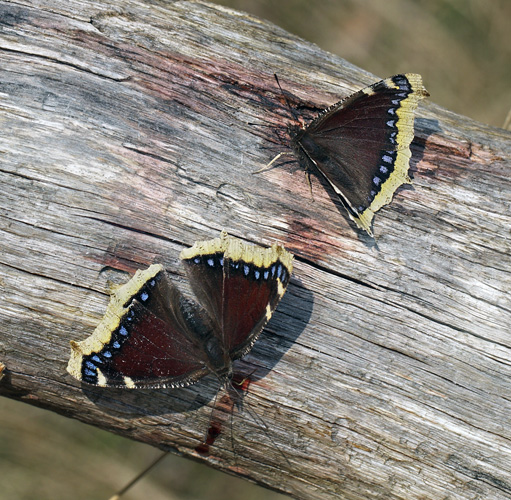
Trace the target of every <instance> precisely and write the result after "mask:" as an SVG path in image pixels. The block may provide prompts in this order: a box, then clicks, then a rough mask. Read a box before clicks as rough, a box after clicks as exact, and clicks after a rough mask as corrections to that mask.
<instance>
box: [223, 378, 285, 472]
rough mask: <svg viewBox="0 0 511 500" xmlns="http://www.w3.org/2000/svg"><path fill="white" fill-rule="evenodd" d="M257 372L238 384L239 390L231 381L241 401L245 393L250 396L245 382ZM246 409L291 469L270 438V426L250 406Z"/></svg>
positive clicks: (245, 407) (246, 406)
mask: <svg viewBox="0 0 511 500" xmlns="http://www.w3.org/2000/svg"><path fill="white" fill-rule="evenodd" d="M256 371H257V370H253V371H252V373H250V375H247V376H246V377H245V378H244V379H243V380H242V381H241V382H236V385H238V386H239V388H236V387H235V386H234V384H233V382H232V381H230V386H231V388H232V389H233V390H234V391H235V392H236V394H238V395H239V400H242V399H243V393H244V392H246V393H247V394H248V386H247V388H246V389H245V388H244V385H245V382H246V381H247V380H249V381H250V377H251V376H252V375H253V374H254V373H255V372H256ZM243 408H244V409H246V410H247V411H248V413H249V415H250V416H251V417H252V419H253V420H254V422H256V423H257V424H258V425H259V426H260V427H262V428H263V429H264V431H265V434H266V437H267V438H268V439H269V440H270V442H271V444H272V445H273V446H274V448H275V449H276V450H278V452H279V453H280V455H281V456H282V458H283V459H284V461H285V462H286V463H287V465H288V466H289V468H290V469H291V463H290V462H289V460H288V458H287V457H286V455H285V454H284V453H283V452H282V450H281V449H280V448H279V446H278V445H277V443H275V441H274V440H273V439H272V437H271V436H270V429H269V428H268V426H267V425H266V422H265V421H264V420H263V419H262V418H261V417H260V416H259V415H258V413H257V412H256V411H255V410H252V409H251V408H250V406H248V405H245V406H244V407H243ZM231 427H232V419H231ZM231 437H233V434H232V428H231ZM233 449H234V445H233Z"/></svg>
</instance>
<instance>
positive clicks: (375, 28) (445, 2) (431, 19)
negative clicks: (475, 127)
mask: <svg viewBox="0 0 511 500" xmlns="http://www.w3.org/2000/svg"><path fill="white" fill-rule="evenodd" d="M215 3H219V4H222V5H226V6H229V7H232V8H234V9H237V10H242V11H245V12H249V13H251V14H254V15H256V16H258V17H261V18H263V19H267V20H269V21H272V22H273V23H274V24H277V25H278V26H280V27H282V28H284V29H286V30H287V31H289V32H291V33H294V34H296V35H298V36H300V37H302V38H304V39H306V40H308V41H311V42H314V43H315V44H317V45H318V46H319V47H321V48H322V49H324V50H327V51H329V52H332V53H334V54H337V55H339V56H341V57H343V58H344V59H346V60H348V61H349V62H351V63H353V64H355V65H357V66H359V67H360V68H362V69H365V70H367V71H370V72H372V73H374V74H375V75H376V76H378V77H379V78H386V77H388V76H391V75H395V74H396V73H403V72H408V73H410V72H413V73H419V74H421V75H422V76H423V79H424V84H425V86H426V88H427V89H428V90H429V92H430V93H431V100H432V101H434V102H435V103H437V104H440V105H441V106H443V107H445V108H448V109H450V110H452V111H456V112H457V113H460V114H463V115H466V116H469V117H471V118H474V119H476V120H479V121H482V122H484V123H489V124H490V125H495V126H498V127H502V125H503V124H504V120H505V118H506V115H507V113H508V111H509V109H510V108H511V1H509V0H318V1H316V2H312V1H309V0H279V1H278V2H276V1H273V0H258V1H255V0H223V1H218V2H215Z"/></svg>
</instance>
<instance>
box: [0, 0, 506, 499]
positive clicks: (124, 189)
mask: <svg viewBox="0 0 511 500" xmlns="http://www.w3.org/2000/svg"><path fill="white" fill-rule="evenodd" d="M35 5H37V7H36V6H35ZM0 24H1V32H0V66H1V73H0V74H1V78H0V124H1V131H2V132H1V141H0V177H1V181H0V182H1V186H2V187H1V193H2V195H1V196H0V206H1V210H0V230H1V233H0V287H1V298H2V307H1V309H0V361H1V362H3V363H5V365H6V370H5V372H4V373H5V376H4V378H3V379H2V381H1V383H0V394H1V395H4V396H8V397H12V398H15V399H19V400H23V401H26V402H27V403H30V404H35V405H38V406H42V407H44V408H47V409H49V410H52V411H56V412H59V413H62V414H65V415H68V416H70V417H73V418H78V419H80V420H83V421H85V422H88V423H90V424H93V425H97V426H99V427H102V428H105V429H109V430H111V431H113V432H116V433H119V434H121V435H124V436H128V437H131V438H134V439H138V440H141V441H145V442H147V443H150V444H153V445H155V446H159V447H160V448H162V449H172V450H173V451H175V452H176V453H179V454H183V455H185V456H192V457H196V458H197V459H200V460H204V461H206V462H208V463H210V464H211V465H212V466H214V467H217V468H219V469H222V470H225V471H230V472H231V473H233V474H237V475H240V476H244V477H247V478H248V479H250V480H252V481H256V482H258V483H260V484H264V485H267V486H269V487H271V488H274V489H276V490H279V491H282V492H286V493H289V494H291V495H293V496H295V497H297V498H304V499H306V498H307V499H308V498H318V499H327V498H333V497H340V498H343V499H349V500H371V499H382V498H385V499H387V500H397V499H407V500H413V499H422V500H423V499H450V500H461V499H463V500H465V499H470V500H474V499H489V498H491V499H504V498H511V425H510V418H511V417H510V415H511V402H510V397H509V395H510V394H511V362H510V359H511V356H510V347H511V331H510V326H509V325H510V323H511V298H510V288H511V266H510V260H511V259H510V256H509V255H510V251H511V233H510V227H511V210H510V209H511V202H510V200H511V159H510V156H511V151H510V150H511V140H510V139H511V134H510V133H509V132H505V131H503V130H500V129H495V128H491V127H488V126H485V125H482V124H480V123H477V122H473V121H471V120H469V119H467V118H465V117H461V116H458V115H455V114H453V113H450V112H449V111H446V110H444V109H441V108H439V107H438V106H436V105H435V104H434V103H433V101H434V99H435V97H434V95H433V96H432V97H431V99H429V100H428V101H427V102H425V101H423V102H422V103H421V105H420V106H419V110H418V113H417V116H418V118H417V120H416V139H415V141H414V143H413V145H412V152H413V159H412V164H411V174H412V175H413V177H414V184H413V187H412V186H407V187H405V188H402V189H400V190H399V192H398V193H397V195H396V196H395V199H394V201H393V203H392V204H391V205H390V206H388V207H386V208H384V209H383V210H381V211H380V212H379V213H378V214H377V216H376V218H375V222H374V225H373V230H374V232H375V236H376V238H375V240H373V239H371V238H370V237H368V236H367V235H365V234H363V233H362V232H360V231H357V230H356V229H355V228H354V226H353V224H352V223H351V222H350V221H349V219H348V218H347V216H346V215H345V213H344V212H343V211H342V208H340V206H339V204H338V203H336V202H335V199H334V197H333V196H332V194H331V193H329V191H328V190H327V189H325V186H323V185H322V184H321V182H320V181H319V180H318V179H317V178H314V177H313V181H312V182H313V186H312V188H313V194H314V200H312V198H311V195H310V192H309V186H308V185H307V182H306V181H305V179H304V175H303V172H302V171H300V170H299V169H298V167H297V165H296V162H289V163H287V164H285V165H282V166H280V167H279V168H275V169H272V170H270V171H267V172H264V173H261V174H258V175H252V172H254V171H255V170H257V169H258V168H260V167H261V166H262V165H264V164H266V163H267V162H268V161H269V160H270V159H271V158H272V157H273V156H274V155H275V154H277V153H278V152H280V151H283V150H286V147H287V146H286V133H285V132H286V129H285V127H286V125H287V123H288V122H289V120H290V114H289V110H288V109H287V107H286V105H285V103H284V101H283V99H282V94H281V92H280V91H279V90H278V88H277V87H276V84H275V81H274V79H273V73H277V74H278V75H279V76H280V80H281V84H282V86H283V88H284V89H285V91H286V92H287V93H288V98H289V100H290V101H291V104H292V105H293V106H296V107H297V112H298V113H299V114H300V115H301V116H303V117H305V118H308V117H311V116H313V115H314V114H315V113H316V112H317V111H318V109H320V108H322V107H325V106H327V105H329V104H332V103H333V102H335V101H337V100H338V99H339V98H341V97H344V96H346V95H347V94H349V93H351V92H352V91H354V90H357V89H359V88H361V87H363V86H365V85H367V84H370V83H373V82H374V81H376V80H377V79H379V78H380V77H381V78H383V77H386V76H389V75H379V77H375V76H373V75H370V74H368V73H366V72H364V71H362V70H360V69H358V68H356V67H354V66H352V65H350V64H348V63H347V62H345V61H343V60H342V59H340V58H339V57H336V56H333V55H331V54H328V53H325V52H322V51H321V50H320V49H319V48H318V47H316V46H314V45H312V44H310V43H307V42H304V41H303V40H300V39H298V38H296V37H293V36H292V35H289V34H288V33H286V32H284V31H283V30H281V29H279V28H277V27H275V26H273V25H271V24H269V23H266V22H263V21H261V20H258V19H254V18H251V17H249V16H247V15H244V14H241V13H238V12H233V11H230V10H228V9H224V8H221V7H215V6H212V5H210V4H208V3H202V2H166V3H164V2H161V3H158V2H149V1H147V2H145V3H144V2H143V1H134V0H133V1H122V2H121V1H117V2H113V1H105V2H92V1H87V0H85V1H80V2H75V1H66V2H64V1H58V0H54V1H51V0H41V1H40V2H37V3H34V2H30V1H28V0H19V1H17V2H16V3H11V2H5V1H3V2H0ZM425 85H426V87H427V82H425ZM277 132H278V133H277ZM221 229H226V230H227V231H228V232H230V233H231V234H232V235H234V236H238V237H242V238H245V239H247V240H248V241H252V242H256V243H260V244H265V245H267V244H271V243H272V242H274V241H280V242H282V243H283V244H284V245H285V246H286V248H288V249H289V250H290V251H291V252H293V253H294V254H295V255H296V261H295V273H294V278H293V281H292V283H291V285H290V286H289V289H288V292H287V294H286V296H285V297H284V299H283V300H282V302H281V304H280V306H279V308H278V309H277V312H276V313H275V315H274V318H273V319H272V321H271V322H270V324H269V325H268V327H267V329H266V330H265V332H264V333H263V334H262V336H261V338H260V339H259V340H258V342H257V343H256V345H255V347H254V350H253V351H252V353H251V354H250V355H249V356H247V358H246V359H245V361H243V362H241V363H239V364H238V369H239V370H240V371H241V372H244V373H252V372H253V373H252V379H253V382H252V384H251V386H250V390H249V393H248V395H247V396H246V398H245V401H244V409H243V411H242V412H238V413H235V415H234V417H233V419H232V438H231V428H230V426H231V424H230V423H229V422H228V421H226V424H225V429H224V433H223V435H221V436H220V437H219V438H218V440H217V442H216V443H215V445H214V446H213V447H212V448H211V455H210V456H209V457H205V458H201V457H198V456H197V454H196V453H195V452H194V448H195V447H196V446H197V444H198V443H200V441H201V440H202V438H203V436H204V433H205V432H206V428H207V426H208V422H209V419H210V415H211V407H212V406H213V405H214V402H215V394H216V392H217V383H216V381H215V380H214V379H212V378H208V379H205V380H203V381H202V382H200V383H199V384H197V385H196V386H193V387H191V388H188V389H182V390H162V391H122V390H104V389H88V388H85V387H81V386H80V384H79V383H78V382H76V381H75V380H73V379H72V378H71V377H70V376H69V375H67V373H66V371H65V367H66V364H67V361H68V357H69V341H70V340H71V339H74V340H82V339H84V338H85V337H87V336H88V335H90V333H91V332H92V331H93V330H94V328H95V326H96V324H97V323H98V321H99V320H100V318H101V316H102V314H103V312H104V311H105V308H106V304H107V302H108V289H109V286H110V285H111V284H112V283H122V282H125V281H126V280H127V279H128V278H129V275H130V274H131V273H133V272H134V271H135V270H136V269H137V268H140V267H144V266H148V265H149V264H151V263H153V262H160V263H162V264H164V265H165V266H166V268H167V269H168V270H169V272H170V273H171V274H172V275H174V277H175V279H176V282H178V283H179V284H180V286H182V288H183V290H185V291H187V290H189V289H188V285H187V283H186V281H185V280H184V279H183V274H184V272H183V268H182V267H181V266H180V263H179V260H178V254H179V252H180V250H181V249H182V248H184V247H185V246H188V245H191V244H192V243H193V242H194V241H195V240H197V239H204V238H211V237H215V236H217V235H218V233H219V231H220V230H221ZM254 370H255V372H254ZM261 421H264V425H263V424H262V422H261ZM233 447H234V450H233Z"/></svg>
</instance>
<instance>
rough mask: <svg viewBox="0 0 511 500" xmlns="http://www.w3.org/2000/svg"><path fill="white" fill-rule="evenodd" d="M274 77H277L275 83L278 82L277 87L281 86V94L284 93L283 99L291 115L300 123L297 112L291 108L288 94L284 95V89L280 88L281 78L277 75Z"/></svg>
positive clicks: (274, 74)
mask: <svg viewBox="0 0 511 500" xmlns="http://www.w3.org/2000/svg"><path fill="white" fill-rule="evenodd" d="M273 76H274V77H275V81H276V82H277V85H278V86H279V89H280V92H281V93H282V97H283V98H284V100H285V101H286V104H287V107H288V108H289V111H290V113H291V114H292V115H293V118H294V119H295V120H296V121H297V122H299V121H300V120H299V119H298V116H296V113H295V110H294V109H293V107H292V106H291V103H290V102H289V99H288V98H287V96H286V94H284V91H283V90H282V87H281V86H280V82H279V77H278V76H277V73H273Z"/></svg>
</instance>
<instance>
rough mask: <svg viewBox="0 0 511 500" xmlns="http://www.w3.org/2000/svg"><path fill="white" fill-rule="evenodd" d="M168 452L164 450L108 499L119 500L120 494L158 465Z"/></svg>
mask: <svg viewBox="0 0 511 500" xmlns="http://www.w3.org/2000/svg"><path fill="white" fill-rule="evenodd" d="M168 454H169V452H168V451H164V452H163V453H162V454H161V455H160V456H159V457H157V458H156V460H154V461H153V462H152V463H151V464H150V465H149V466H148V467H146V468H145V469H144V470H143V471H142V472H141V473H140V474H138V475H137V476H136V477H135V478H134V479H132V480H131V481H130V482H129V483H128V484H127V485H126V486H124V488H122V489H120V490H119V491H118V492H117V493H116V494H115V495H114V496H113V497H110V498H109V499H108V500H119V499H120V498H121V497H122V495H124V493H126V492H127V491H128V490H129V489H130V488H131V487H132V486H133V485H134V484H135V483H137V482H138V481H139V480H140V479H142V478H143V477H144V476H145V475H146V474H147V473H148V472H149V471H150V470H151V469H152V468H153V467H155V466H156V465H158V464H159V463H160V462H161V461H162V460H163V459H164V458H165V457H166V456H167V455H168Z"/></svg>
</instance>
